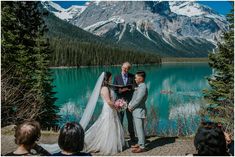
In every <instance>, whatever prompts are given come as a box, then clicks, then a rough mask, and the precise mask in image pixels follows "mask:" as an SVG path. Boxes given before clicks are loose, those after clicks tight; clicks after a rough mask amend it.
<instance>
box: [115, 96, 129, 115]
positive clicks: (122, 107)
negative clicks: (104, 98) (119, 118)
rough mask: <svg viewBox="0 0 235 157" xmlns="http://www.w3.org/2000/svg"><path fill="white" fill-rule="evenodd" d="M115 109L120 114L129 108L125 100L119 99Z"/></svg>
mask: <svg viewBox="0 0 235 157" xmlns="http://www.w3.org/2000/svg"><path fill="white" fill-rule="evenodd" d="M114 107H115V108H116V109H117V110H118V111H119V112H120V111H124V110H125V109H126V108H127V102H126V101H125V100H124V99H118V100H116V101H115V102H114Z"/></svg>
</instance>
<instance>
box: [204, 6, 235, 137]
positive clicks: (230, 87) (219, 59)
mask: <svg viewBox="0 0 235 157" xmlns="http://www.w3.org/2000/svg"><path fill="white" fill-rule="evenodd" d="M230 3H231V5H232V10H231V12H230V13H229V14H228V15H227V19H228V21H229V23H230V29H229V31H228V32H224V34H223V37H222V39H223V41H222V42H219V43H218V49H217V51H216V53H210V54H209V65H210V66H211V67H212V68H213V69H214V73H213V75H212V76H211V77H209V78H208V83H209V85H210V86H211V89H207V90H205V91H204V94H205V98H206V99H207V100H208V104H207V105H206V106H204V111H205V112H204V113H203V114H204V115H205V116H206V117H209V118H210V120H212V121H215V122H218V123H221V124H222V125H223V127H224V128H225V131H226V132H229V133H231V134H232V135H233V133H234V2H230Z"/></svg>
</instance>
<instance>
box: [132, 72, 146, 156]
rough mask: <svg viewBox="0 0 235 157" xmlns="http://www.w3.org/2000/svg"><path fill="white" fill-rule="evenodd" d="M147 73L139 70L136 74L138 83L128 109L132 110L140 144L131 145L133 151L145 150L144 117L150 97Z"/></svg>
mask: <svg viewBox="0 0 235 157" xmlns="http://www.w3.org/2000/svg"><path fill="white" fill-rule="evenodd" d="M145 77H146V74H145V72H144V71H138V72H137V73H136V75H135V81H136V83H137V85H138V87H137V88H136V90H135V92H134V94H133V97H132V99H131V102H130V103H129V105H128V109H129V111H130V112H132V115H133V120H134V124H135V129H136V133H137V136H138V144H136V145H133V146H131V148H132V152H133V153H141V152H145V134H144V119H145V118H146V107H145V102H146V100H147V97H148V89H147V86H146V84H145V83H144V82H145Z"/></svg>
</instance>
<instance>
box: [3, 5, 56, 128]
mask: <svg viewBox="0 0 235 157" xmlns="http://www.w3.org/2000/svg"><path fill="white" fill-rule="evenodd" d="M39 4H40V2H36V1H31V2H29V1H27V2H26V1H14V2H12V1H11V2H2V22H3V24H2V52H3V53H2V72H4V73H7V75H4V76H6V77H8V78H9V79H8V80H10V81H8V82H9V85H14V86H18V87H19V88H18V90H17V91H18V93H19V94H18V95H17V99H18V100H16V101H15V102H14V103H12V104H9V103H7V102H9V100H5V101H4V102H5V103H4V106H8V107H7V108H4V106H3V113H7V114H8V115H9V114H10V115H9V116H10V117H14V118H12V120H11V123H17V122H21V121H22V120H25V119H36V120H39V122H40V123H41V125H42V127H50V126H52V125H54V124H55V123H56V119H55V117H56V112H57V111H56V110H57V107H56V106H55V105H54V101H55V98H54V93H53V92H52V89H53V86H52V84H51V83H52V79H51V76H50V72H49V69H48V66H49V63H50V60H51V57H50V55H51V54H52V51H51V50H50V45H49V41H48V40H47V39H45V38H44V33H45V31H46V30H47V28H46V25H45V23H44V21H43V18H42V17H43V15H44V13H43V12H42V10H40V8H39V7H38V6H39ZM6 93H8V94H9V93H10V94H12V92H11V91H10V92H6ZM12 108H13V111H11V112H8V111H6V112H5V110H12ZM4 120H5V119H4V117H2V122H4V123H5V121H4ZM7 123H10V122H7Z"/></svg>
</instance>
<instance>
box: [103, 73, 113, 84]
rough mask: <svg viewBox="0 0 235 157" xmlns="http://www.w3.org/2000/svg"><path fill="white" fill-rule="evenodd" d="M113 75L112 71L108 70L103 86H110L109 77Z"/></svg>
mask: <svg viewBox="0 0 235 157" xmlns="http://www.w3.org/2000/svg"><path fill="white" fill-rule="evenodd" d="M111 76H112V74H111V72H109V71H106V72H105V74H104V81H103V83H102V86H108V83H109V78H110V77H111Z"/></svg>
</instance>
